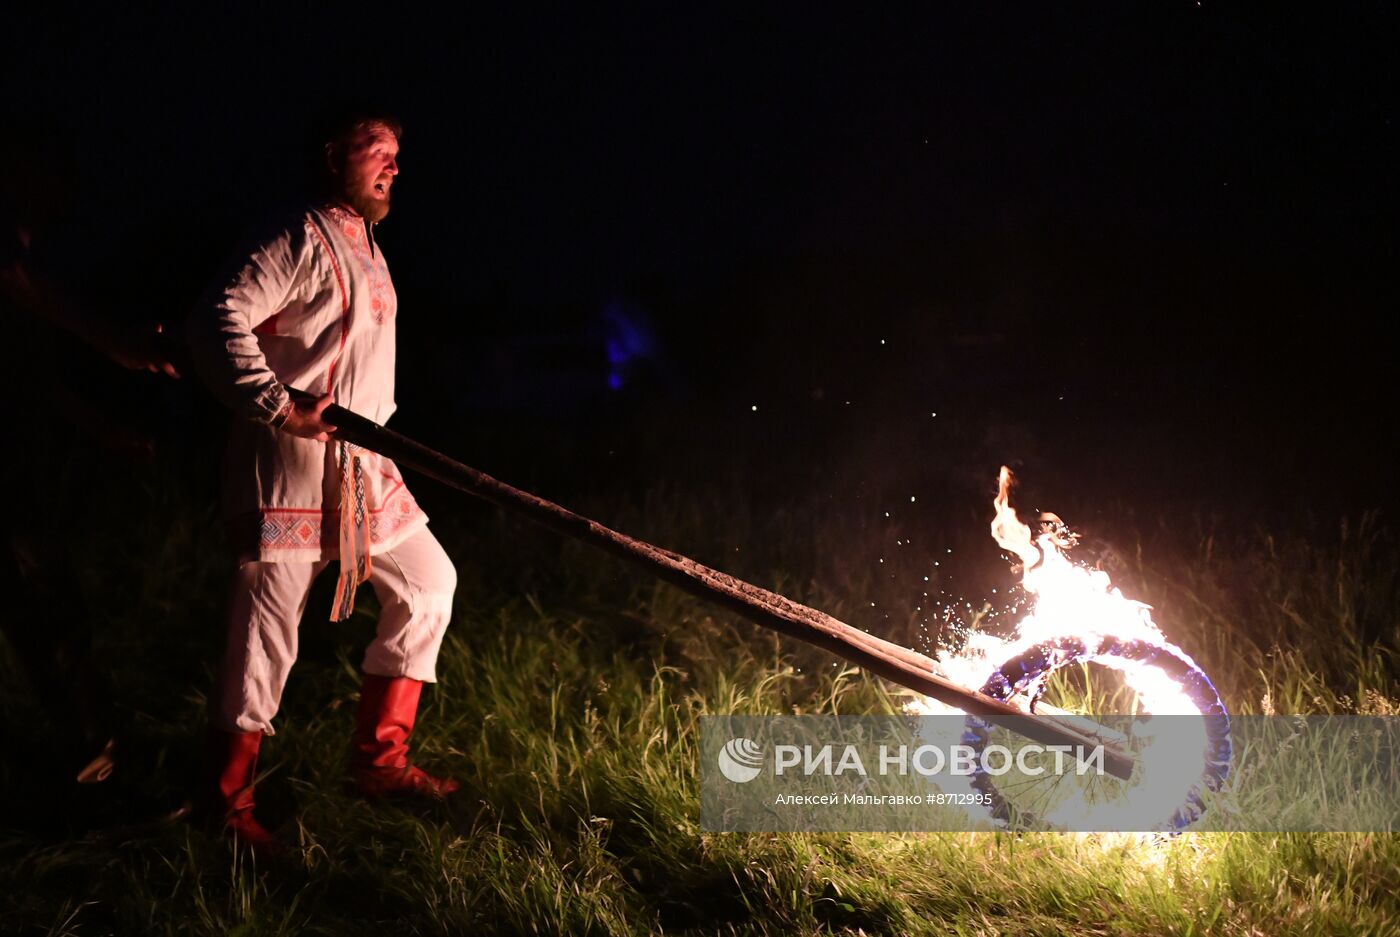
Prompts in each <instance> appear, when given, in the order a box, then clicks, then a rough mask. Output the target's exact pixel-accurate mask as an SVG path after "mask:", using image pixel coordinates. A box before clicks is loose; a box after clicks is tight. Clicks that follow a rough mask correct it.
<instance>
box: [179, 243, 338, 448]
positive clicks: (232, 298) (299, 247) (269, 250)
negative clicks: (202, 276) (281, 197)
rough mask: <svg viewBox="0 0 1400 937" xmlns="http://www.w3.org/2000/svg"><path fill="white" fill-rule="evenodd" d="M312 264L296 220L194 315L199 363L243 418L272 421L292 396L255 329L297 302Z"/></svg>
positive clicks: (191, 335) (192, 336)
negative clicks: (270, 365)
mask: <svg viewBox="0 0 1400 937" xmlns="http://www.w3.org/2000/svg"><path fill="white" fill-rule="evenodd" d="M310 266H311V245H310V242H309V239H308V237H307V233H306V230H305V226H304V225H295V224H293V225H291V226H289V227H288V228H287V229H285V230H283V231H281V232H279V233H277V234H275V235H273V236H272V237H269V238H266V239H264V240H263V241H261V242H260V243H259V244H258V246H257V247H255V248H254V249H253V250H252V252H251V253H250V254H249V255H248V256H247V257H246V258H244V259H242V260H241V261H240V262H239V263H237V264H236V265H235V266H234V268H233V270H232V272H231V273H230V274H229V275H228V276H226V277H225V278H224V279H223V280H222V281H221V282H220V284H219V285H217V286H216V287H215V288H214V289H213V290H211V291H210V292H209V293H207V294H206V295H205V297H204V299H203V300H201V302H200V304H199V306H198V308H196V309H195V311H194V314H193V315H191V316H190V317H189V324H188V332H187V338H188V340H189V343H190V350H191V353H192V356H193V358H194V363H195V367H196V368H197V369H198V371H199V372H200V376H201V377H203V378H204V381H205V383H207V384H208V385H209V387H210V389H211V390H212V391H213V392H214V395H215V396H217V397H218V398H219V399H220V400H222V401H223V402H224V403H225V404H227V405H228V406H229V407H230V408H232V409H233V411H234V412H235V413H237V414H238V415H240V416H243V417H247V418H248V419H251V420H255V421H257V422H259V423H268V422H270V421H271V420H272V419H273V417H275V416H276V415H277V414H278V412H279V411H281V409H282V407H283V406H285V405H286V403H287V400H288V399H289V397H288V394H287V389H286V387H284V386H283V385H282V383H281V382H280V381H279V380H278V379H277V375H276V374H274V373H273V371H272V369H271V368H270V367H269V366H268V363H267V358H266V357H265V355H264V354H263V350H262V347H261V346H260V345H259V344H258V338H257V335H255V334H254V330H255V329H257V328H258V326H259V325H262V324H263V323H264V322H266V321H267V320H268V319H270V318H272V317H273V316H275V315H277V314H278V313H279V312H281V311H282V310H283V309H284V308H285V307H286V306H287V305H288V303H289V302H291V301H292V299H293V298H294V297H295V296H296V294H297V292H298V291H299V290H300V288H301V287H302V285H303V284H304V283H305V281H306V279H307V277H308V275H309V271H310Z"/></svg>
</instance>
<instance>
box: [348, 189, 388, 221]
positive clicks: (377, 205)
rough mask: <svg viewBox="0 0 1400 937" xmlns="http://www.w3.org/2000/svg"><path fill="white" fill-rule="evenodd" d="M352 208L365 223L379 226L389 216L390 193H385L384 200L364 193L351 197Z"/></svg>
mask: <svg viewBox="0 0 1400 937" xmlns="http://www.w3.org/2000/svg"><path fill="white" fill-rule="evenodd" d="M350 207H351V208H353V209H355V213H356V214H357V215H359V216H360V217H361V218H363V219H365V221H368V222H369V223H370V224H378V223H379V222H381V221H383V220H384V219H385V218H386V217H387V216H388V214H389V193H388V192H385V193H384V197H383V198H375V197H374V196H373V195H369V194H362V193H356V194H353V195H351V196H350Z"/></svg>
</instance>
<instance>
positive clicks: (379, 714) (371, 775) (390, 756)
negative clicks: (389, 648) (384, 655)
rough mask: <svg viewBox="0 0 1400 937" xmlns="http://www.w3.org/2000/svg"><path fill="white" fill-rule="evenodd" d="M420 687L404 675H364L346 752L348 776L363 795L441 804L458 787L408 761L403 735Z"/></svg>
mask: <svg viewBox="0 0 1400 937" xmlns="http://www.w3.org/2000/svg"><path fill="white" fill-rule="evenodd" d="M422 693H423V683H422V681H420V680H414V679H411V678H409V677H380V676H377V675H375V674H369V673H367V674H365V676H364V682H363V683H362V684H361V685H360V710H359V714H358V715H357V716H356V718H355V738H354V741H353V744H352V746H351V749H350V777H351V779H352V780H353V781H354V782H355V786H356V787H358V788H359V789H360V793H362V794H364V795H365V796H366V797H371V798H378V797H392V796H397V795H405V794H406V795H410V796H418V797H431V798H434V799H436V800H441V799H442V798H444V797H446V796H447V795H448V794H451V793H452V792H453V791H455V790H457V789H458V788H459V787H461V785H460V784H458V783H457V782H456V781H454V780H452V779H451V778H435V777H433V776H432V775H431V774H428V772H426V771H424V770H423V769H421V768H419V767H417V766H415V765H413V764H410V763H409V760H408V737H409V736H410V735H412V734H413V723H414V720H415V719H416V718H417V715H418V698H419V696H421V695H422Z"/></svg>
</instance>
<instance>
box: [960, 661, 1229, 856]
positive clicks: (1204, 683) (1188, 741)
mask: <svg viewBox="0 0 1400 937" xmlns="http://www.w3.org/2000/svg"><path fill="white" fill-rule="evenodd" d="M982 692H983V693H985V694H987V695H988V696H991V697H993V698H995V699H998V700H1001V701H1003V702H1011V703H1015V704H1017V705H1019V706H1021V708H1024V709H1025V710H1026V711H1027V712H1029V713H1032V714H1035V715H1042V716H1050V717H1053V718H1057V719H1061V720H1063V721H1066V722H1068V723H1070V724H1071V725H1073V726H1074V727H1076V728H1078V729H1079V730H1080V731H1086V732H1089V733H1091V734H1093V735H1096V736H1097V738H1098V740H1101V741H1103V742H1104V743H1105V744H1112V745H1118V746H1119V747H1121V748H1123V749H1125V750H1127V751H1129V752H1130V753H1132V754H1133V755H1134V756H1135V757H1136V758H1137V760H1138V762H1139V765H1138V768H1137V770H1135V771H1134V774H1133V778H1132V780H1130V781H1128V782H1121V781H1118V780H1116V779H1114V778H1111V777H1103V776H1101V775H1098V774H1094V773H1092V772H1091V773H1087V774H1079V773H1078V772H1077V771H1072V772H1071V771H1066V772H1058V771H1057V772H1051V771H1048V770H1045V768H1046V764H1045V763H1044V762H1045V760H1044V759H1043V758H1042V759H1039V760H1035V759H1033V760H1031V761H1026V762H1018V764H1017V767H1018V770H1017V771H1016V772H1011V771H1009V770H1008V771H996V772H995V773H993V772H992V771H990V770H988V764H989V762H988V760H987V757H988V750H989V749H990V748H992V747H993V746H998V747H1005V748H1007V749H1008V750H1014V748H1015V747H1016V746H1017V745H1020V744H1022V743H1023V742H1024V740H1023V739H1021V740H1017V739H1016V738H1015V737H1014V736H1012V735H1011V734H1010V733H1007V732H1006V731H1005V730H1001V729H998V728H996V727H995V726H993V725H991V724H990V723H988V722H986V721H985V720H983V719H980V718H978V717H976V716H969V717H968V719H967V724H966V728H965V730H964V734H963V742H964V744H966V745H970V746H971V747H972V748H973V749H974V750H975V752H976V755H977V757H976V759H975V760H974V763H975V764H976V765H977V769H976V771H975V772H974V774H973V777H972V779H971V781H972V786H973V787H974V788H975V789H976V790H977V791H979V792H980V793H981V794H982V795H984V798H985V800H986V802H987V804H988V807H989V810H990V811H991V814H992V816H993V818H994V819H996V820H997V821H998V822H1000V823H1003V824H1007V825H1012V826H1015V827H1017V828H1027V827H1029V828H1055V827H1069V828H1074V829H1081V830H1085V829H1094V828H1096V825H1097V828H1101V829H1123V830H1137V831H1149V830H1179V829H1182V828H1183V827H1185V826H1187V825H1189V824H1190V823H1192V822H1193V821H1195V820H1196V819H1197V818H1198V817H1199V816H1200V815H1201V813H1202V812H1203V811H1204V809H1205V802H1204V798H1205V795H1206V792H1207V791H1210V792H1213V791H1216V790H1218V789H1219V788H1220V786H1221V784H1222V783H1223V782H1224V780H1225V777H1226V775H1227V774H1228V772H1229V768H1230V758H1231V743H1230V734H1229V729H1230V721H1229V715H1228V714H1227V713H1226V711H1225V707H1224V705H1223V704H1222V703H1221V700H1220V694H1219V693H1218V692H1217V691H1216V689H1215V687H1214V686H1213V685H1212V684H1211V682H1210V679H1209V678H1208V677H1207V676H1206V675H1205V673H1204V672H1202V671H1201V669H1200V668H1199V667H1198V666H1196V664H1195V662H1193V661H1192V660H1191V659H1190V658H1189V657H1187V656H1186V655H1185V654H1184V653H1183V652H1181V651H1180V650H1178V649H1176V648H1174V647H1171V646H1169V645H1166V644H1161V643H1154V642H1150V641H1144V640H1141V639H1124V638H1117V637H1112V636H1101V637H1097V638H1095V637H1090V638H1082V637H1073V636H1065V637H1060V638H1055V639H1051V640H1048V641H1044V642H1041V643H1039V644H1036V645H1034V646H1032V647H1030V648H1028V649H1025V650H1023V651H1021V652H1020V653H1018V654H1016V655H1015V656H1014V657H1012V658H1011V659H1009V660H1007V661H1006V662H1005V663H1003V664H1002V665H1001V666H1000V667H998V668H997V669H996V670H995V671H994V672H993V673H992V675H991V677H989V678H988V680H987V682H986V683H985V684H984V685H983V686H982ZM1192 716H1197V717H1203V718H1195V719H1193V718H1189V717H1192ZM1154 717H1155V718H1156V723H1155V725H1154V722H1153V720H1154ZM1164 741H1165V742H1167V743H1168V744H1165V745H1164V744H1162V743H1163V742H1164ZM1198 744H1199V748H1198V747H1197V745H1198ZM1197 752H1199V757H1200V761H1195V760H1194V759H1195V757H1196V753H1197ZM1006 760H1007V762H1008V763H1009V762H1010V756H1009V755H1008V756H1007V757H1006ZM993 761H995V759H993ZM1036 769H1040V770H1039V771H1037V770H1036Z"/></svg>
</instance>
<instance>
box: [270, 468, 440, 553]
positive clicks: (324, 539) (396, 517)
mask: <svg viewBox="0 0 1400 937" xmlns="http://www.w3.org/2000/svg"><path fill="white" fill-rule="evenodd" d="M259 513H260V516H261V523H260V526H259V530H258V546H259V548H260V549H262V550H320V549H331V548H334V547H336V546H337V545H338V544H339V542H340V512H339V511H338V510H323V509H321V508H263V509H262V510H261V511H260V512H259ZM421 514H422V512H421V511H420V510H419V509H418V502H416V501H414V500H413V495H411V494H409V493H408V489H406V488H405V487H404V484H403V482H399V483H398V484H397V485H395V486H394V487H393V488H392V489H390V491H389V494H388V495H387V496H386V497H385V498H384V503H383V504H381V505H380V506H379V507H377V508H371V509H370V511H369V542H370V546H371V548H373V547H375V546H379V545H381V544H384V543H388V542H391V541H392V540H393V539H394V538H395V537H396V536H397V535H398V534H399V532H400V531H402V530H403V529H404V527H406V526H408V525H409V524H412V523H414V522H415V521H416V520H417V519H418V518H419V517H420V516H421Z"/></svg>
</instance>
